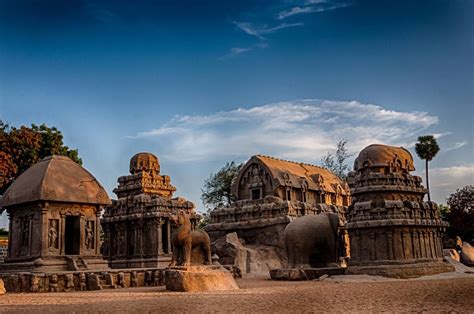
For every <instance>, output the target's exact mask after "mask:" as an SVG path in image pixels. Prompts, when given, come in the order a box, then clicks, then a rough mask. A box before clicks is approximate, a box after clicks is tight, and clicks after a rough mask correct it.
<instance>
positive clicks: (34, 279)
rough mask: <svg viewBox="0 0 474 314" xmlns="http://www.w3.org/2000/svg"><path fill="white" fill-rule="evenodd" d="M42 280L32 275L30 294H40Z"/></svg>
mask: <svg viewBox="0 0 474 314" xmlns="http://www.w3.org/2000/svg"><path fill="white" fill-rule="evenodd" d="M39 284H40V279H39V277H38V276H36V275H35V274H32V275H31V277H30V292H38V291H39V289H40V287H39Z"/></svg>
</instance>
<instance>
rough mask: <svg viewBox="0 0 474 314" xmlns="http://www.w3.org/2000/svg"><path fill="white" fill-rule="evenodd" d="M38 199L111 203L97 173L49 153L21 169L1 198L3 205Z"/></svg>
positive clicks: (7, 205)
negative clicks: (94, 173)
mask: <svg viewBox="0 0 474 314" xmlns="http://www.w3.org/2000/svg"><path fill="white" fill-rule="evenodd" d="M35 201H57V202H71V203H83V204H98V205H109V204H111V201H110V198H109V196H108V195H107V192H106V191H105V190H104V188H103V187H102V185H101V184H100V183H99V182H98V181H97V179H96V178H94V176H93V175H92V174H91V173H90V172H88V171H87V170H86V169H84V168H83V167H81V166H80V165H79V164H77V163H76V162H74V161H73V160H71V159H70V158H68V157H65V156H57V155H53V156H49V157H46V158H44V159H43V160H41V161H40V162H38V163H37V164H34V165H33V166H31V167H30V168H28V169H27V170H26V171H25V172H24V173H22V174H21V175H20V176H19V177H18V178H17V179H16V180H15V181H14V182H13V184H12V185H11V186H10V187H9V188H8V189H7V191H6V192H5V194H4V195H3V198H2V200H1V207H2V208H3V209H5V208H7V207H9V206H13V205H18V204H23V203H28V202H35Z"/></svg>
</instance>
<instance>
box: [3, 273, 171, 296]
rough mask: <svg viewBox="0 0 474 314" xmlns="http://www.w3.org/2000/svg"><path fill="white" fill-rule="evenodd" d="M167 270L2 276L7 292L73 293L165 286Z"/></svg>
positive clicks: (10, 274)
mask: <svg viewBox="0 0 474 314" xmlns="http://www.w3.org/2000/svg"><path fill="white" fill-rule="evenodd" d="M164 272H165V269H157V268H148V269H144V268H141V269H126V270H116V271H107V272H57V273H30V272H22V273H8V274H0V278H1V279H3V281H4V283H5V289H6V290H7V292H72V291H81V290H101V289H110V288H125V287H145V286H163V285H165V282H164Z"/></svg>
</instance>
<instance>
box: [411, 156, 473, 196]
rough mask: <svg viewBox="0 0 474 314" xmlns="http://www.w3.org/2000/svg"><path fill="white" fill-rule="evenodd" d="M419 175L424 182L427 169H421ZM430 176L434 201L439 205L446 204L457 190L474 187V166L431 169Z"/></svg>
mask: <svg viewBox="0 0 474 314" xmlns="http://www.w3.org/2000/svg"><path fill="white" fill-rule="evenodd" d="M418 175H419V176H421V177H422V178H423V182H424V181H425V169H420V171H418ZM429 176H430V177H429V180H430V189H431V197H432V199H433V200H434V201H435V202H437V203H441V204H446V198H447V197H448V196H449V195H450V194H451V193H454V192H456V189H458V188H462V187H464V186H466V185H474V164H465V165H456V166H451V167H439V168H430V169H429Z"/></svg>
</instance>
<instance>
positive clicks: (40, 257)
mask: <svg viewBox="0 0 474 314" xmlns="http://www.w3.org/2000/svg"><path fill="white" fill-rule="evenodd" d="M109 204H111V202H110V199H109V197H108V196H107V193H106V191H105V190H104V188H103V187H102V186H101V185H100V183H99V182H98V181H97V180H96V179H95V178H94V176H92V174H90V173H89V172H88V171H87V170H86V169H84V168H83V167H81V166H80V165H79V164H77V163H75V162H74V161H72V160H71V159H69V158H68V157H64V156H50V157H46V158H44V159H43V160H41V161H40V162H39V163H37V164H35V165H33V166H31V167H30V168H28V169H27V170H26V171H25V172H24V173H23V174H21V175H20V176H19V177H18V178H17V179H16V180H15V181H14V182H13V184H12V185H11V186H10V187H9V188H8V190H7V191H6V192H5V194H4V195H3V198H2V203H1V211H3V210H6V211H7V213H8V215H9V219H10V226H9V230H10V234H9V239H8V254H7V257H6V258H5V262H4V263H1V264H0V273H1V272H6V271H8V272H12V271H34V272H37V271H38V272H39V271H46V272H50V271H53V272H54V271H75V270H88V269H94V270H100V269H104V270H106V269H108V266H107V263H106V261H104V260H103V259H102V256H101V254H100V251H99V250H100V232H99V228H100V225H99V215H100V213H101V211H102V208H103V207H104V206H105V205H109Z"/></svg>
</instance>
